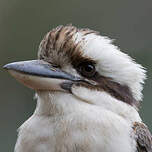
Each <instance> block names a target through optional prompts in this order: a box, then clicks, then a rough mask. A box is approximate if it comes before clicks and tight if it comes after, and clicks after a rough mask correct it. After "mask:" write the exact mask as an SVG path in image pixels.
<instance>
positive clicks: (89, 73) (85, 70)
mask: <svg viewBox="0 0 152 152" xmlns="http://www.w3.org/2000/svg"><path fill="white" fill-rule="evenodd" d="M78 71H79V73H81V74H82V75H83V76H85V77H93V76H94V75H95V72H96V69H95V66H94V64H92V63H89V62H84V63H81V64H79V66H78Z"/></svg>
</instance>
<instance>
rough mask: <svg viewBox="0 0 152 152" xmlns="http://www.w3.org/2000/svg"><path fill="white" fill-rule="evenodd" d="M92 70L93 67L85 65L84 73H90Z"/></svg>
mask: <svg viewBox="0 0 152 152" xmlns="http://www.w3.org/2000/svg"><path fill="white" fill-rule="evenodd" d="M93 69H94V67H93V66H92V65H86V66H85V71H86V72H91V71H92V70H93Z"/></svg>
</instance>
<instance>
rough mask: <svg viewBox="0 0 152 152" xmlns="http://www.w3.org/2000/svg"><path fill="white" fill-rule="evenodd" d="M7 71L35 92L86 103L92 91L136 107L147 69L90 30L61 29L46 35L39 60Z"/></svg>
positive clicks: (15, 65) (39, 52) (62, 27)
mask: <svg viewBox="0 0 152 152" xmlns="http://www.w3.org/2000/svg"><path fill="white" fill-rule="evenodd" d="M4 68H5V69H7V70H8V71H9V72H10V73H11V75H12V76H14V77H15V78H16V79H17V80H19V81H20V82H22V83H23V84H25V85H26V86H28V87H30V88H32V89H34V90H40V91H41V90H43V91H45V90H46V91H50V92H51V91H58V92H65V93H68V94H72V95H73V96H77V97H78V98H79V99H80V100H81V99H82V102H83V96H88V97H89V96H90V94H89V91H90V92H93V93H94V94H96V96H97V95H99V94H102V93H106V94H108V95H109V96H110V97H112V98H114V99H117V100H119V101H121V102H124V103H126V104H128V105H131V106H133V107H137V105H139V101H140V100H142V88H143V87H142V84H143V83H144V79H145V70H144V68H143V67H142V66H141V65H139V64H137V63H135V61H134V60H133V59H132V58H131V57H129V56H128V55H127V54H125V53H123V52H121V51H120V50H119V48H118V47H116V46H115V45H113V44H112V41H111V40H110V39H109V38H108V37H104V36H101V35H100V34H99V33H98V32H96V31H93V30H90V29H78V28H76V27H74V26H72V25H67V26H59V27H57V28H55V29H53V30H51V31H50V32H48V33H47V34H46V35H45V36H44V38H43V40H42V41H41V43H40V46H39V50H38V59H37V60H32V61H22V62H14V63H10V64H7V65H5V66H4ZM87 90H88V92H87ZM85 91H86V92H85ZM88 100H89V99H88ZM101 100H102V99H101ZM88 102H89V101H88Z"/></svg>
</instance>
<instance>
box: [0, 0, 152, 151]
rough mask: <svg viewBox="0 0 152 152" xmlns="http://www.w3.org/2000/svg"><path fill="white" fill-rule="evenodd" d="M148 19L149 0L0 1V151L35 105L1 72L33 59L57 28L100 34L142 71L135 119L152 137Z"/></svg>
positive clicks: (151, 25)
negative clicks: (140, 120) (84, 29)
mask: <svg viewBox="0 0 152 152" xmlns="http://www.w3.org/2000/svg"><path fill="white" fill-rule="evenodd" d="M151 16H152V1H151V0H114V1H112V0H62V1H61V0H44V1H42V0H0V68H1V70H0V97H1V99H0V151H1V152H10V151H13V148H14V144H15V142H16V138H17V132H16V130H17V128H18V127H19V126H20V125H21V124H22V123H23V122H24V121H25V120H26V119H27V118H29V117H30V116H31V114H32V113H33V111H34V108H35V105H36V102H35V101H34V100H33V95H34V91H32V90H30V89H28V88H26V87H24V86H23V85H21V84H19V83H18V82H16V81H15V80H14V79H13V78H12V77H11V76H10V75H9V74H8V73H7V72H6V71H4V70H3V69H2V66H3V65H4V64H6V63H9V62H13V61H20V60H29V59H35V58H36V56H37V48H38V45H39V43H40V41H41V39H42V38H43V36H44V34H45V33H46V32H48V31H49V30H50V29H52V28H53V27H56V26H57V25H60V24H63V25H65V24H68V23H72V24H73V25H75V26H77V27H88V28H91V29H94V30H97V31H100V33H101V34H102V35H107V36H109V37H110V38H112V39H116V41H115V44H117V45H118V46H119V47H120V48H121V50H122V51H124V52H126V53H128V54H129V55H130V56H132V57H133V58H134V59H136V61H137V62H138V63H140V64H142V65H143V66H144V67H146V69H147V71H148V73H147V74H148V79H147V81H146V85H145V89H144V91H143V93H144V101H143V103H142V109H141V111H140V113H141V116H142V118H143V120H144V122H145V123H146V124H147V125H148V126H149V128H150V130H151V131H152V121H151V120H152V118H151V117H152V111H151V107H152V101H151V98H152V17H151ZM44 127H45V126H44Z"/></svg>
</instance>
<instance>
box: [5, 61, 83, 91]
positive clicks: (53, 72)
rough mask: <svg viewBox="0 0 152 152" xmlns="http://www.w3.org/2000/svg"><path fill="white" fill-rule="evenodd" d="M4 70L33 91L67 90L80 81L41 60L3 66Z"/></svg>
mask: <svg viewBox="0 0 152 152" xmlns="http://www.w3.org/2000/svg"><path fill="white" fill-rule="evenodd" d="M4 69H6V70H8V72H9V73H10V74H11V75H12V76H13V77H15V78H16V79H17V80H18V81H20V82H21V83H23V84H24V85H26V86H27V87H29V88H32V89H34V90H68V88H69V87H70V85H71V84H72V82H76V81H81V79H80V78H79V77H75V76H73V75H71V74H69V73H66V72H64V71H62V70H61V69H59V68H56V67H54V66H53V65H51V64H48V63H47V62H45V61H42V60H31V61H21V62H14V63H10V64H7V65H5V66H4Z"/></svg>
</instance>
